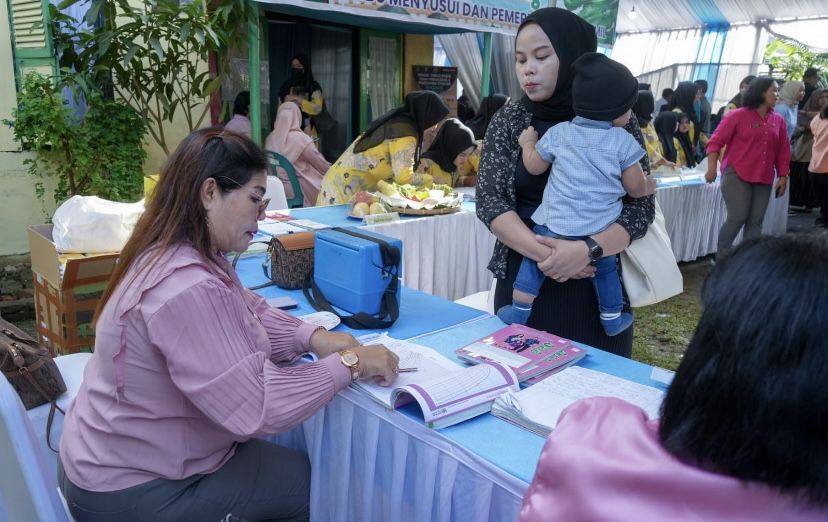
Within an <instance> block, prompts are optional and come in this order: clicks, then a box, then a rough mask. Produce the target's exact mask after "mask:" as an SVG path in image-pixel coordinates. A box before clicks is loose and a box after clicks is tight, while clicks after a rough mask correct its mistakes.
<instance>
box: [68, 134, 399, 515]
mask: <svg viewBox="0 0 828 522" xmlns="http://www.w3.org/2000/svg"><path fill="white" fill-rule="evenodd" d="M266 172H267V160H266V159H265V156H264V153H263V152H262V151H261V149H259V148H258V147H257V146H256V145H255V144H254V143H253V142H252V141H250V140H249V139H247V138H245V137H243V136H241V135H239V134H236V133H232V132H224V131H222V130H221V129H216V128H210V129H203V130H198V131H195V132H193V133H192V134H190V135H189V136H188V137H187V138H185V139H184V141H183V142H182V143H181V145H179V147H178V149H176V151H175V152H174V153H173V154H172V155H171V156H170V158H169V159H168V160H167V163H166V164H165V166H164V167H163V169H162V171H161V177H160V180H159V182H158V185H157V187H156V188H155V192H154V193H153V198H152V199H151V200H150V202H149V204H148V205H147V209H146V212H144V214H143V216H142V217H141V219H140V220H139V221H138V224H137V225H136V227H135V230H134V232H133V233H132V236H131V238H130V239H129V241H128V242H127V244H126V245H125V246H124V249H123V251H122V252H121V255H120V257H119V259H118V264H117V266H116V267H115V271H114V272H113V274H112V277H111V279H110V281H109V284H108V285H107V288H106V291H105V292H104V294H103V296H102V298H101V302H100V305H99V307H98V313H97V320H96V324H95V325H96V337H95V352H94V354H93V355H92V358H91V359H90V360H89V363H88V365H87V366H86V371H85V374H84V379H83V384H82V385H81V388H80V391H79V392H78V395H77V397H76V399H75V402H74V403H73V406H72V409H71V410H69V412H68V413H67V415H66V421H65V425H64V429H63V435H62V437H61V441H60V464H59V469H58V478H59V480H58V482H59V484H60V488H61V490H62V491H63V495H64V497H65V498H66V501H67V503H68V505H69V510H70V511H71V513H72V516H73V517H74V518H75V519H76V520H78V521H84V520H94V521H110V520H111V521H113V522H115V521H118V522H122V521H142V520H222V519H225V518H226V517H228V515H229V514H232V515H234V516H235V517H238V518H240V519H243V520H270V519H279V520H308V516H309V515H308V509H309V508H308V503H309V490H310V472H311V470H310V467H309V465H308V460H307V457H306V456H305V455H302V454H299V453H296V452H294V451H292V450H288V449H286V448H282V447H280V446H277V445H275V444H271V443H269V442H266V441H264V440H260V439H259V437H262V436H265V435H269V434H274V433H278V432H281V431H285V430H288V429H290V428H292V427H294V426H297V425H299V424H300V423H301V422H303V421H304V420H305V419H307V418H308V417H310V416H311V415H313V413H314V412H316V411H318V410H319V409H320V408H322V407H323V406H325V404H327V403H328V402H329V401H330V400H331V399H333V397H334V396H335V395H336V394H337V393H338V392H339V391H340V390H342V389H343V388H346V387H347V386H348V385H349V384H350V383H351V382H352V380H354V379H357V378H362V377H364V378H377V379H379V380H380V381H381V383H384V384H386V385H387V384H390V383H391V382H392V381H393V380H394V378H395V375H396V372H395V371H396V370H397V368H398V366H397V364H398V359H397V356H396V355H394V354H393V353H392V352H390V351H388V350H386V349H385V348H384V347H363V346H360V345H359V343H357V342H356V340H355V339H354V338H353V337H352V336H351V335H349V334H344V333H334V332H327V331H326V330H324V329H321V328H317V327H316V326H313V325H311V324H307V323H303V322H302V321H301V320H299V319H297V318H295V317H292V316H290V315H288V314H286V313H284V312H282V311H281V310H278V309H276V308H271V307H269V306H268V304H267V303H266V302H265V300H264V299H263V298H262V297H259V296H258V295H256V294H255V293H253V292H251V291H250V290H247V289H245V288H244V286H243V285H242V284H241V282H240V281H239V278H238V276H237V275H236V273H235V271H234V270H233V268H232V267H231V266H230V263H229V262H228V261H227V260H226V259H225V253H227V252H244V251H245V250H247V247H248V244H249V243H250V240H251V238H252V237H253V235H254V234H255V233H256V229H257V220H258V219H263V218H264V209H265V208H266V207H267V203H268V201H267V200H266V199H263V198H264V193H265V186H266ZM307 352H314V353H316V355H318V356H319V361H318V362H314V363H309V364H301V365H297V366H291V363H292V362H294V361H295V360H296V359H298V358H299V357H301V356H302V355H303V354H305V353H307Z"/></svg>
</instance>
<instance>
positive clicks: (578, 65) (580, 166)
mask: <svg viewBox="0 0 828 522" xmlns="http://www.w3.org/2000/svg"><path fill="white" fill-rule="evenodd" d="M572 69H573V72H574V74H575V76H574V80H573V83H572V99H573V108H574V109H575V114H576V117H575V118H574V119H573V120H572V121H571V122H564V123H560V124H558V125H556V126H554V127H552V128H550V129H549V130H548V131H547V132H546V133H545V134H544V135H543V138H541V139H540V141H538V134H537V132H536V131H535V129H534V128H533V127H529V128H527V129H526V130H524V131H523V133H521V135H520V137H519V138H518V143H519V144H520V146H521V148H522V159H523V164H524V166H525V167H526V170H527V171H528V172H529V174H532V175H535V176H539V175H543V174H544V173H546V172H547V171H548V170H549V168H550V165H551V167H552V171H551V173H550V174H549V179H548V182H547V184H546V188H545V189H544V192H543V201H542V202H541V204H540V206H539V207H538V209H537V210H536V211H535V213H534V214H533V215H532V221H533V222H534V223H535V227H534V231H535V233H537V234H539V235H543V236H549V237H554V238H559V239H569V240H572V239H576V240H582V241H584V242H585V243H586V244H587V248H588V249H589V258H590V259H591V260H592V263H593V264H594V265H595V268H596V272H595V277H594V279H593V285H594V288H595V294H596V297H597V299H598V308H599V313H600V314H601V324H602V326H603V327H604V330H605V331H606V333H607V335H618V334H619V333H621V332H623V331H624V330H626V329H627V328H629V327H630V325H631V324H632V321H633V317H632V314H631V313H629V312H625V311H624V302H623V293H622V290H621V281H620V279H619V277H618V270H617V268H616V256H607V257H604V256H603V250H602V249H601V246H600V245H599V244H598V243H597V242H596V241H595V240H594V239H592V238H591V237H590V236H592V235H594V234H597V233H599V232H601V231H603V230H604V229H606V228H607V227H609V226H610V225H611V224H612V223H614V222H615V221H616V220H617V219H618V216H619V215H620V214H621V207H622V204H621V198H622V197H624V195H625V194H629V195H630V196H631V197H633V198H640V197H643V196H647V195H650V194H652V193H653V191H654V189H655V184H654V182H653V181H652V180H650V179H648V178H647V177H646V176H645V175H644V172H643V170H642V168H641V165H640V163H639V160H640V159H641V157H642V156H644V154H646V152H645V151H644V149H643V148H642V147H641V145H639V144H638V142H637V141H636V140H635V138H633V136H632V135H631V134H629V133H628V132H627V131H625V130H624V129H623V128H622V127H624V125H626V124H627V122H628V121H629V119H630V109H631V107H632V106H633V104H634V103H635V101H636V99H637V97H638V81H637V80H636V79H635V77H633V75H632V74H631V73H630V71H629V70H628V69H627V68H626V67H624V66H623V65H621V64H620V63H618V62H615V61H613V60H611V59H609V58H607V57H606V56H604V55H603V54H600V53H587V54H585V55H583V56H581V57H580V58H579V59H578V60H576V61H575V62H574V63H573V65H572ZM544 277H545V276H544V274H543V272H541V271H540V270H539V269H538V265H537V263H536V262H535V261H533V260H531V259H527V258H524V259H523V261H522V263H521V265H520V270H519V272H518V275H517V278H516V279H515V283H514V287H513V288H514V290H513V294H512V304H511V305H506V306H504V307H502V308H501V309H500V310H498V311H497V316H498V317H500V319H501V320H503V321H504V322H506V323H509V324H511V323H520V324H526V321H527V320H528V319H529V315H530V314H531V312H532V304H533V302H534V300H535V297H537V295H538V291H539V290H540V287H541V284H542V283H543V281H544Z"/></svg>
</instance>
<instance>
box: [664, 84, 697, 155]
mask: <svg viewBox="0 0 828 522" xmlns="http://www.w3.org/2000/svg"><path fill="white" fill-rule="evenodd" d="M698 97H699V87H698V86H697V85H696V84H695V83H693V82H679V84H678V87H676V91H675V93H673V99H672V100H670V103H669V105H667V108H668V109H669V110H671V111H674V112H683V113H684V114H686V115H687V117H688V118H689V119H690V141H691V142H692V143H693V148H695V147H696V146H697V145H698V143H699V138H700V137H701V125H700V124H699V119H698V118H697V117H696V109H695V108H694V104H695V103H696V99H697V98H698Z"/></svg>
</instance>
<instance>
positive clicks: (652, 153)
mask: <svg viewBox="0 0 828 522" xmlns="http://www.w3.org/2000/svg"><path fill="white" fill-rule="evenodd" d="M632 111H633V114H635V117H636V118H638V125H639V126H640V127H641V134H642V135H643V136H644V146H645V148H646V149H647V156H648V157H649V159H650V168H653V169H655V168H658V167H662V166H664V167H675V166H676V164H675V163H673V162H672V161H670V160H668V159H667V158H665V157H664V149H663V148H662V146H661V141H660V140H659V139H658V133H657V132H656V130H655V127H654V126H653V122H652V119H653V112H654V111H655V99H654V98H653V93H652V92H651V91H647V90H642V91H638V100H637V101H636V102H635V105H633V108H632Z"/></svg>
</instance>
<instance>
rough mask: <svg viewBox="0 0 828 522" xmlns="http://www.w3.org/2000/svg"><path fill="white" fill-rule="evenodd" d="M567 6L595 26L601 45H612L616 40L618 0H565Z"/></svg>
mask: <svg viewBox="0 0 828 522" xmlns="http://www.w3.org/2000/svg"><path fill="white" fill-rule="evenodd" d="M562 3H563V5H561V2H558V7H565V8H566V9H567V10H569V11H572V12H573V13H575V14H576V15H578V16H580V17H581V18H583V19H584V20H586V21H587V22H589V23H591V24H592V25H594V26H595V35H596V36H597V37H598V44H599V45H606V46H610V47H611V46H612V44H613V43H614V42H615V23H616V21H617V20H618V0H563V2H562Z"/></svg>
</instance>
